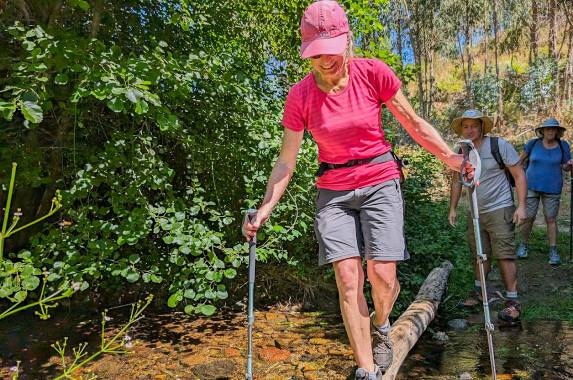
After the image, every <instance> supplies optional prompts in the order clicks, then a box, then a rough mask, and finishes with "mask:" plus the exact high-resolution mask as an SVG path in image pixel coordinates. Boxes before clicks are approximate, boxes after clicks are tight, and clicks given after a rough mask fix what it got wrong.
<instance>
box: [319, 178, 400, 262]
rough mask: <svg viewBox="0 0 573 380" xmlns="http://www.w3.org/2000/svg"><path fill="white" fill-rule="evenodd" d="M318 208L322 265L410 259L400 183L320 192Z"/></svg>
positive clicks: (394, 181) (393, 182) (322, 190)
mask: <svg viewBox="0 0 573 380" xmlns="http://www.w3.org/2000/svg"><path fill="white" fill-rule="evenodd" d="M316 208H317V210H316V219H315V221H314V231H315V233H316V237H317V239H318V245H319V257H318V263H319V265H324V264H329V263H333V262H335V261H339V260H342V259H347V258H350V257H361V256H364V257H365V258H366V260H380V261H401V260H406V259H408V258H409V257H410V255H409V254H408V251H407V250H406V243H405V239H404V203H403V199H402V191H401V189H400V183H399V180H397V179H392V180H389V181H386V182H383V183H381V184H378V185H374V186H369V187H364V188H361V189H355V190H342V191H337V190H328V189H319V190H318V195H317V198H316Z"/></svg>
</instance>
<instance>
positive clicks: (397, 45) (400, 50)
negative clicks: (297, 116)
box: [396, 4, 404, 67]
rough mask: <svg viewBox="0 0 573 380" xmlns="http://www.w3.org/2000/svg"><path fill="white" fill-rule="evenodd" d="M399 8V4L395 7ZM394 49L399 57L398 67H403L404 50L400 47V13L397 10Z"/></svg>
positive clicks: (399, 10)
mask: <svg viewBox="0 0 573 380" xmlns="http://www.w3.org/2000/svg"><path fill="white" fill-rule="evenodd" d="M397 6H398V7H401V5H400V4H398V5H397ZM396 49H397V50H398V57H400V67H404V58H403V55H404V48H403V47H402V11H401V9H398V15H397V16H396Z"/></svg>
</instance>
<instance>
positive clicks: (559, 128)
mask: <svg viewBox="0 0 573 380" xmlns="http://www.w3.org/2000/svg"><path fill="white" fill-rule="evenodd" d="M545 128H557V129H558V130H559V132H561V133H565V131H566V130H567V129H565V127H562V126H559V127H550V126H547V127H537V128H535V134H536V135H537V137H543V133H541V131H542V130H543V129H545Z"/></svg>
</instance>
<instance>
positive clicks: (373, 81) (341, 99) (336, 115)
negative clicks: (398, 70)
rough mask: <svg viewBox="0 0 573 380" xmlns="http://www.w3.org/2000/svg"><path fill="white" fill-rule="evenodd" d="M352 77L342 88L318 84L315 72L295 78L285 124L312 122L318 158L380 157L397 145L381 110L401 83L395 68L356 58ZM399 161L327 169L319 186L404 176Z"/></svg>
mask: <svg viewBox="0 0 573 380" xmlns="http://www.w3.org/2000/svg"><path fill="white" fill-rule="evenodd" d="M348 70H349V75H350V78H349V81H348V84H347V86H346V87H345V88H344V89H343V90H342V91H341V92H340V93H338V94H326V93H325V92H323V91H322V90H321V89H319V88H318V86H317V85H316V82H315V81H314V76H313V74H312V73H310V74H308V75H307V76H306V77H304V79H302V80H301V81H300V82H298V83H297V84H295V85H294V86H293V87H292V88H291V90H290V91H289V94H288V96H287V99H286V104H285V110H284V115H283V125H284V126H285V127H286V128H289V129H292V130H294V131H302V130H304V128H306V129H307V130H308V131H309V132H310V134H311V135H312V137H313V139H314V141H315V142H316V144H317V145H318V160H319V161H320V162H328V163H331V164H343V163H345V162H347V161H349V160H355V159H363V158H370V157H375V156H378V155H381V154H384V153H386V152H388V151H389V150H390V149H391V148H392V147H391V145H390V143H388V142H387V141H386V140H385V139H384V130H383V129H382V120H381V117H380V110H381V107H382V103H383V102H386V101H388V100H390V99H391V98H392V97H393V96H394V95H395V94H396V93H397V92H398V90H399V89H400V85H401V82H400V80H399V79H398V77H397V76H396V74H394V72H393V71H392V69H390V67H388V65H386V64H385V63H384V62H382V61H379V60H376V59H366V58H353V59H351V60H350V63H349V69H348ZM399 176H400V172H399V168H398V165H397V164H396V163H395V162H394V161H389V162H383V163H379V164H364V165H356V166H352V167H349V168H339V169H333V170H327V171H326V172H325V173H324V174H323V175H322V176H321V177H319V178H318V180H317V182H316V186H317V187H319V188H323V189H330V190H353V189H358V188H361V187H366V186H373V185H377V184H379V183H382V182H385V181H388V180H390V179H394V178H399Z"/></svg>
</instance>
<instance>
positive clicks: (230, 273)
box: [223, 268, 237, 278]
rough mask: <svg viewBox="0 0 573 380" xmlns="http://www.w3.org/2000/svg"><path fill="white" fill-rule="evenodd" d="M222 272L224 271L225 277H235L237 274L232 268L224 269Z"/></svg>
mask: <svg viewBox="0 0 573 380" xmlns="http://www.w3.org/2000/svg"><path fill="white" fill-rule="evenodd" d="M223 273H225V277H227V278H235V276H236V275H237V271H236V270H235V269H233V268H229V269H225V271H224V272H223Z"/></svg>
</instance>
